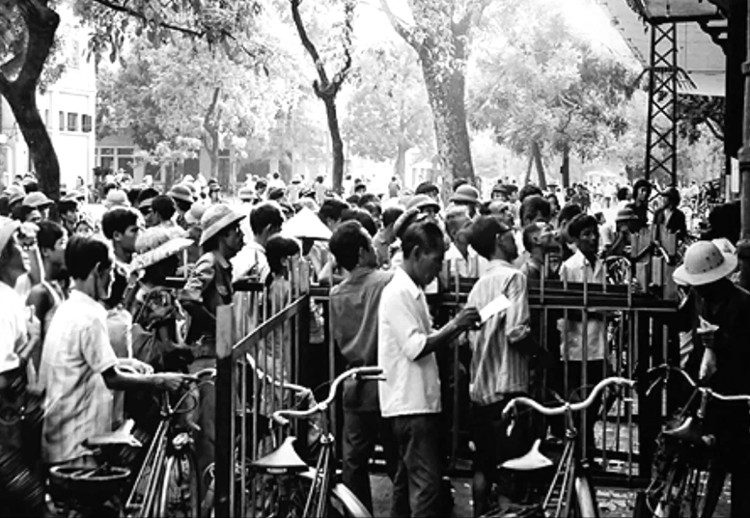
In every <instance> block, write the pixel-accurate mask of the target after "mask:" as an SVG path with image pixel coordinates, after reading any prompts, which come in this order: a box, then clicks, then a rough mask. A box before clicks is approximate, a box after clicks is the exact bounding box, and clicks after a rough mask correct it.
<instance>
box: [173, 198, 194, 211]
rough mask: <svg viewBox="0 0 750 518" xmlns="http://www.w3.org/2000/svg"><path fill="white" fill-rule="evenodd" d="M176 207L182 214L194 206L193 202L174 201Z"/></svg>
mask: <svg viewBox="0 0 750 518" xmlns="http://www.w3.org/2000/svg"><path fill="white" fill-rule="evenodd" d="M173 201H174V203H175V205H177V208H178V209H179V210H181V211H182V212H187V211H189V210H190V207H192V206H193V203H192V202H189V201H185V200H177V199H175V200H173Z"/></svg>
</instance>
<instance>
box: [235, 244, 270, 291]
mask: <svg viewBox="0 0 750 518" xmlns="http://www.w3.org/2000/svg"><path fill="white" fill-rule="evenodd" d="M230 263H231V264H232V271H233V272H234V275H232V282H234V281H237V280H239V279H242V278H243V277H247V276H257V277H258V278H259V279H260V282H265V280H266V277H268V274H269V273H271V267H270V266H268V259H267V258H266V249H265V248H264V247H263V245H261V244H259V243H258V242H257V241H255V240H254V239H253V240H251V241H250V242H249V243H247V244H246V245H245V246H244V247H242V250H240V251H239V253H238V254H237V255H236V256H234V257H233V258H232V259H231V260H230Z"/></svg>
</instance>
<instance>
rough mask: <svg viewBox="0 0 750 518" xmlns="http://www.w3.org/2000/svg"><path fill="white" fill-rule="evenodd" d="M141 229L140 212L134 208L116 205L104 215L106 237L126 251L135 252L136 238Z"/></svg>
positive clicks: (103, 224) (103, 223)
mask: <svg viewBox="0 0 750 518" xmlns="http://www.w3.org/2000/svg"><path fill="white" fill-rule="evenodd" d="M139 231H140V226H139V222H138V213H137V212H135V211H134V210H133V209H129V208H127V209H126V208H124V207H116V208H114V209H111V210H108V211H107V212H105V213H104V216H103V217H102V232H103V233H104V237H106V238H107V239H109V240H110V241H112V244H113V245H114V246H115V248H120V249H121V250H122V251H123V252H125V253H131V254H132V253H134V252H135V240H136V238H137V237H138V232H139Z"/></svg>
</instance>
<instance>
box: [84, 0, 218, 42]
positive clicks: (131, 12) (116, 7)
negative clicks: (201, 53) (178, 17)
mask: <svg viewBox="0 0 750 518" xmlns="http://www.w3.org/2000/svg"><path fill="white" fill-rule="evenodd" d="M93 1H94V2H95V3H97V4H99V5H101V6H103V7H107V8H109V9H112V10H113V11H117V12H119V13H124V14H127V15H128V16H132V17H134V18H138V19H139V20H141V21H142V22H147V23H152V22H153V20H152V19H150V18H149V17H148V16H146V15H145V14H143V13H142V12H140V11H137V10H135V9H133V8H132V7H128V6H127V5H125V4H119V3H116V2H111V1H110V0H93ZM157 25H158V26H159V27H162V28H164V29H168V30H170V31H176V32H181V33H183V34H187V35H190V36H197V37H199V38H202V37H203V36H204V35H205V34H206V31H197V30H195V29H191V28H190V27H183V26H181V25H174V24H172V23H167V22H157Z"/></svg>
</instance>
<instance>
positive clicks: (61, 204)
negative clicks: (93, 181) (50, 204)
mask: <svg viewBox="0 0 750 518" xmlns="http://www.w3.org/2000/svg"><path fill="white" fill-rule="evenodd" d="M77 208H78V202H77V201H75V200H60V201H58V202H57V212H58V214H60V215H62V214H65V213H66V212H70V211H71V210H76V209H77Z"/></svg>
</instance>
